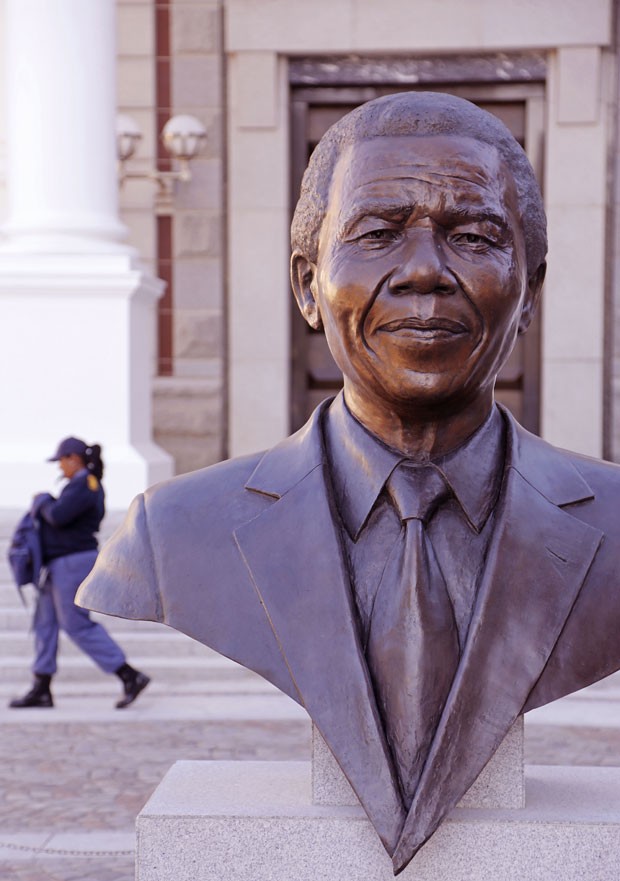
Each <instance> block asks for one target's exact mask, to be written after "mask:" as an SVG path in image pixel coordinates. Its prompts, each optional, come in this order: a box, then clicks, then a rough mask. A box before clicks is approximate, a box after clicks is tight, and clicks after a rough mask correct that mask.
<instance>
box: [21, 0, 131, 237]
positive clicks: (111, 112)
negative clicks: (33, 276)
mask: <svg viewBox="0 0 620 881" xmlns="http://www.w3.org/2000/svg"><path fill="white" fill-rule="evenodd" d="M5 27H6V41H7V42H6V55H5V59H6V61H5V63H6V65H7V71H6V83H7V98H8V104H7V135H8V144H7V152H8V167H9V169H10V174H9V175H8V178H7V187H8V198H9V211H10V215H9V219H8V223H7V225H6V227H5V232H6V233H7V234H9V235H10V236H11V241H10V245H9V246H10V247H11V248H15V249H18V250H22V251H23V250H26V249H28V250H32V251H45V252H50V251H51V252H54V253H57V251H58V249H59V248H60V249H61V250H62V251H64V252H67V251H70V252H71V253H75V252H76V251H88V252H90V253H92V252H93V251H106V250H114V251H116V252H118V250H119V242H122V240H123V239H124V237H125V229H124V227H123V225H122V224H121V223H120V222H119V220H118V197H117V186H116V169H115V146H114V120H115V114H116V109H115V108H116V94H115V92H116V89H115V83H116V77H115V63H116V57H115V4H114V0H88V2H87V3H84V0H53V2H50V0H7V2H6V19H5ZM120 247H123V250H126V246H120Z"/></svg>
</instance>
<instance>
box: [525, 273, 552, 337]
mask: <svg viewBox="0 0 620 881" xmlns="http://www.w3.org/2000/svg"><path fill="white" fill-rule="evenodd" d="M546 272H547V264H546V263H541V264H540V266H539V267H538V269H537V270H536V272H535V273H534V274H533V275H531V276H530V277H529V279H528V282H527V293H526V295H525V302H524V303H523V309H522V310H521V318H520V319H519V333H525V331H526V330H527V329H528V327H529V326H530V322H531V321H532V318H533V317H534V315H535V313H536V309H537V308H538V303H539V301H540V294H541V291H542V286H543V282H544V281H545V273H546Z"/></svg>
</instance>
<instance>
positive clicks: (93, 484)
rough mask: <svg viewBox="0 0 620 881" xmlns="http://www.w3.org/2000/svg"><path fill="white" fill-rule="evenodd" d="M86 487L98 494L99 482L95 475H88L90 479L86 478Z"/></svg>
mask: <svg viewBox="0 0 620 881" xmlns="http://www.w3.org/2000/svg"><path fill="white" fill-rule="evenodd" d="M86 486H87V487H88V488H89V489H92V491H93V492H97V490H98V489H99V481H98V480H97V478H96V477H95V475H94V474H89V475H88V477H87V478H86Z"/></svg>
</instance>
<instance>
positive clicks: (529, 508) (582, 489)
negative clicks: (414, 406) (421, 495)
mask: <svg viewBox="0 0 620 881" xmlns="http://www.w3.org/2000/svg"><path fill="white" fill-rule="evenodd" d="M506 419H507V422H508V434H509V444H508V451H507V462H508V468H507V470H506V477H505V485H504V488H503V491H502V496H501V500H500V510H499V511H498V520H497V525H496V527H495V534H494V537H493V540H492V544H491V548H490V551H489V557H488V560H487V564H486V567H485V572H484V576H483V579H482V583H481V585H480V588H479V591H478V598H477V601H476V607H475V609H474V612H473V616H472V621H471V625H470V629H469V634H468V637H467V641H466V644H465V648H464V651H463V656H462V658H461V663H460V665H459V669H458V671H457V675H456V677H455V680H454V683H453V687H452V691H451V692H450V695H449V697H448V701H447V703H446V707H445V709H444V713H443V716H442V718H441V721H440V724H439V727H438V729H437V733H436V736H435V740H434V743H433V746H432V748H431V751H430V753H429V757H428V760H427V762H426V765H425V768H424V772H423V774H422V777H421V779H420V784H419V786H418V790H417V792H416V795H415V798H414V800H413V802H412V805H411V808H410V811H409V815H408V817H407V820H406V823H405V826H404V828H403V832H402V835H401V838H400V841H399V844H398V847H397V850H396V852H395V854H394V866H395V871H400V870H401V869H402V868H404V866H405V865H407V863H408V862H409V861H410V859H411V858H412V856H413V855H414V854H415V853H416V851H417V850H418V849H419V848H420V847H421V846H422V844H424V842H425V841H426V840H427V839H428V838H429V836H430V835H432V833H433V832H434V831H435V829H436V828H437V826H438V825H439V823H440V822H441V820H442V819H443V817H444V816H445V815H446V813H447V812H448V811H450V810H451V809H452V808H453V807H454V806H455V805H456V804H457V802H458V801H459V799H460V798H461V796H462V795H463V794H464V793H465V792H466V791H467V789H469V787H470V786H471V784H472V783H473V782H474V780H475V779H476V778H477V776H478V774H479V773H480V771H481V770H482V769H483V767H484V766H485V765H486V763H487V762H488V761H489V759H490V758H491V756H492V755H493V754H494V752H495V751H496V749H497V748H498V746H499V745H500V744H501V742H502V740H503V739H504V737H505V736H506V734H507V733H508V730H509V729H510V727H511V725H512V724H513V722H514V721H515V719H516V718H517V716H518V715H519V714H520V713H521V712H522V708H523V706H524V704H525V702H526V700H527V697H528V694H529V692H530V691H531V689H532V688H533V686H534V684H535V683H536V681H537V679H538V678H539V676H540V675H541V673H542V671H543V668H544V666H545V664H546V662H547V659H548V658H549V655H550V653H551V651H552V650H553V647H554V645H555V643H556V641H557V639H558V637H559V635H560V633H561V631H562V628H563V626H564V623H565V621H566V618H567V617H568V615H569V613H570V611H571V608H572V606H573V604H574V602H575V599H576V597H577V595H578V593H579V590H580V588H581V586H582V584H583V581H584V579H585V577H586V575H587V572H588V570H589V568H590V566H591V564H592V560H593V558H594V556H595V554H596V551H597V549H598V547H599V544H600V542H601V539H602V533H601V532H600V531H599V530H597V529H594V528H593V527H591V526H588V525H587V524H585V523H583V522H582V521H580V520H578V519H577V518H575V517H573V516H572V515H571V514H570V513H568V512H567V511H565V510H563V508H562V507H559V506H560V505H563V506H566V505H570V504H571V503H574V502H577V501H582V500H584V499H587V498H591V497H592V492H591V490H590V488H589V486H588V485H587V484H586V483H585V481H584V480H583V478H582V477H581V476H580V475H579V474H578V472H577V471H576V470H575V468H574V467H573V466H572V465H571V464H570V463H569V462H568V461H567V460H566V459H565V458H564V457H563V456H562V454H561V453H559V452H558V451H557V450H554V449H553V448H552V447H550V446H549V445H547V444H545V443H544V442H543V441H541V440H540V439H539V438H534V437H533V436H532V435H529V434H528V433H527V432H525V431H524V430H523V429H521V428H520V426H518V425H517V424H516V423H515V422H514V420H512V418H511V417H509V416H508V415H507V414H506Z"/></svg>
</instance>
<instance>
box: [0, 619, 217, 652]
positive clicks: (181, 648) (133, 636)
mask: <svg viewBox="0 0 620 881" xmlns="http://www.w3.org/2000/svg"><path fill="white" fill-rule="evenodd" d="M107 629H108V632H109V633H110V635H113V636H114V637H116V636H118V640H119V642H120V643H122V647H123V649H124V651H125V652H126V653H127V654H128V655H131V656H132V657H133V656H135V655H152V656H154V657H155V656H160V657H162V658H167V657H183V658H186V659H188V660H189V659H190V658H194V657H196V658H205V657H214V656H215V655H214V653H213V652H212V651H211V650H210V649H208V648H207V647H206V646H204V645H202V643H199V642H196V640H194V639H191V638H190V637H189V636H185V635H183V634H182V633H177V632H175V631H173V630H170V628H168V627H164V626H162V625H161V624H160V625H159V632H156V631H147V632H140V631H139V630H133V629H132V630H124V631H122V632H116V631H114V632H113V629H112V628H110V627H109V628H107ZM0 647H1V648H0V657H1V656H2V655H17V656H21V657H23V656H24V655H28V654H29V653H30V652H31V650H32V635H31V634H30V633H28V632H27V630H26V629H24V630H23V631H21V632H18V631H15V630H3V631H0ZM60 649H61V651H62V653H63V657H64V656H66V657H71V656H73V655H79V654H82V652H81V651H80V649H78V648H77V647H76V646H75V645H74V644H73V642H72V641H71V640H70V639H69V638H68V637H66V635H65V634H63V633H61V643H60Z"/></svg>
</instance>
